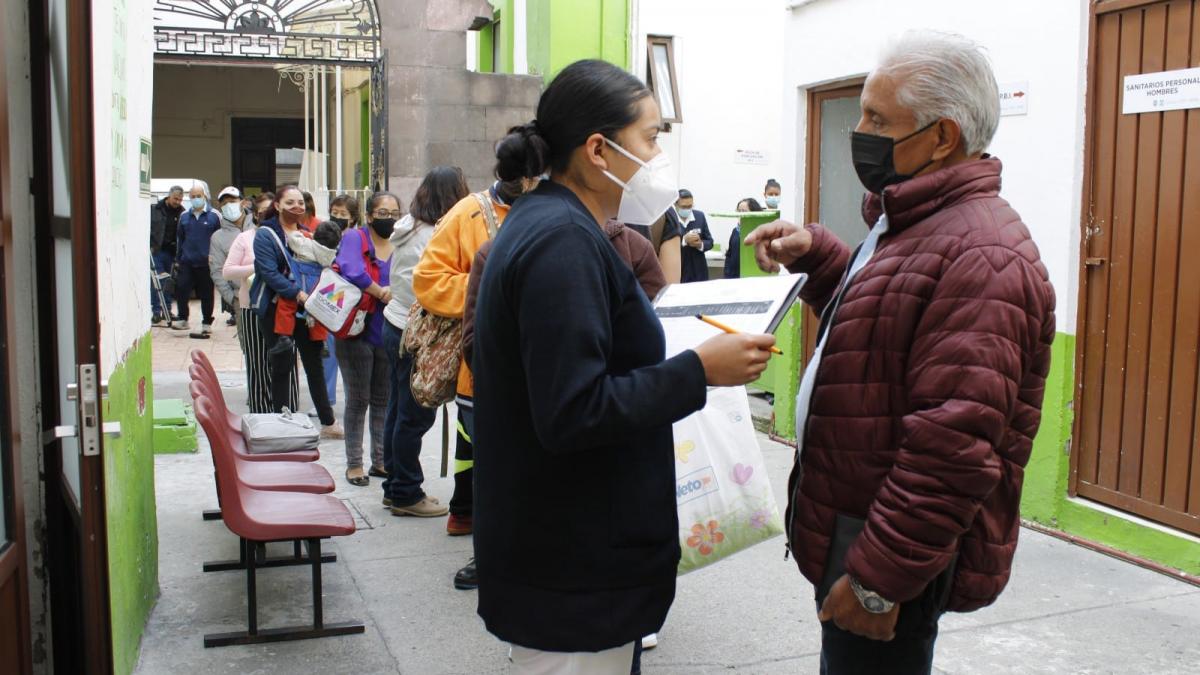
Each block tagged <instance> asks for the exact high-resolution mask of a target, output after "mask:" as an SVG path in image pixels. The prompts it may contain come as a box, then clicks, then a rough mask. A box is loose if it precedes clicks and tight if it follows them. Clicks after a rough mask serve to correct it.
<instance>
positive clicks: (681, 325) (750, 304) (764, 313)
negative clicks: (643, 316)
mask: <svg viewBox="0 0 1200 675" xmlns="http://www.w3.org/2000/svg"><path fill="white" fill-rule="evenodd" d="M806 279H807V276H806V275H803V274H785V275H778V276H767V277H748V278H745V279H717V280H715V281H701V282H695V283H690V284H672V285H671V286H668V287H667V288H666V289H664V290H663V291H662V293H660V294H659V297H658V299H657V300H656V301H655V303H654V309H655V311H656V312H657V314H658V319H659V321H661V322H662V326H663V332H665V333H666V336H667V357H668V358H670V357H672V356H674V355H676V354H678V353H680V352H682V351H685V350H688V349H692V348H694V347H696V346H698V345H699V344H700V343H702V342H704V341H705V340H707V339H709V338H711V337H713V336H715V335H719V334H720V333H721V332H722V331H721V329H719V328H716V327H715V326H711V325H709V324H707V323H705V322H703V321H700V320H699V319H697V318H696V315H697V314H703V315H705V316H707V317H710V318H713V319H716V320H717V321H720V322H721V323H723V324H725V325H727V326H729V327H730V328H735V329H737V330H738V331H741V332H743V333H760V334H761V333H767V332H770V330H771V328H772V323H773V322H775V319H776V317H782V316H783V314H784V313H785V312H786V311H787V310H788V309H789V307H790V305H791V303H792V302H793V301H795V298H796V294H797V293H798V292H799V289H800V286H801V285H803V283H804V281H805V280H806Z"/></svg>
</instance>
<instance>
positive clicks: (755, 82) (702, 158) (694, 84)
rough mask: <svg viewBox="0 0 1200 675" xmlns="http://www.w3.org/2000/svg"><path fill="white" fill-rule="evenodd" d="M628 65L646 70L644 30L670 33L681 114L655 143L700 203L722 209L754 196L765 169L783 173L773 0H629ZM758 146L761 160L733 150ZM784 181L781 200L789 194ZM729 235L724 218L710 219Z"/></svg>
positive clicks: (719, 237)
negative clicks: (741, 157) (752, 161)
mask: <svg viewBox="0 0 1200 675" xmlns="http://www.w3.org/2000/svg"><path fill="white" fill-rule="evenodd" d="M633 14H634V17H633V26H632V31H631V32H632V34H633V36H634V38H633V45H632V49H633V66H634V70H633V72H634V74H635V75H637V76H638V77H640V78H643V79H644V78H645V76H646V36H647V35H669V36H673V37H674V38H675V40H674V42H675V74H676V77H677V79H678V85H679V103H680V109H681V111H682V114H683V122H682V123H680V124H674V125H672V128H671V132H670V133H668V134H663V135H662V137H661V138H660V143H661V144H662V146H663V147H664V148H665V149H666V151H667V152H668V153H669V154H670V156H671V160H672V162H674V164H675V166H676V167H677V169H678V172H679V186H680V187H682V188H687V189H689V190H691V191H692V193H693V194H694V195H695V197H696V208H698V209H700V210H701V211H706V212H707V211H722V212H731V211H733V210H734V209H735V208H736V207H737V203H738V201H739V200H741V199H743V198H745V197H754V198H756V199H758V200H759V202H760V203H761V202H762V192H763V186H764V184H765V183H766V182H767V179H768V178H775V179H777V180H782V178H783V176H782V174H783V171H784V167H785V165H786V164H787V160H788V155H789V154H790V152H791V150H790V149H788V148H787V146H784V145H783V144H782V143H781V136H780V134H781V131H782V119H783V115H782V111H781V109H780V102H779V90H780V82H781V80H782V78H783V55H784V46H783V37H784V35H783V20H784V19H785V17H786V14H785V12H784V10H783V5H782V3H781V2H779V0H739V2H728V1H727V0H638V1H637V2H636V3H634V6H633ZM739 148H740V149H749V150H759V151H762V152H764V153H765V154H766V156H767V159H768V163H767V164H766V165H765V166H758V165H749V164H736V163H734V153H735V151H736V150H737V149H739ZM795 194H796V193H795V192H794V191H789V190H785V191H784V196H783V204H784V206H786V205H787V204H789V203H790V202H792V201H793V199H794V197H795ZM709 224H710V227H711V229H712V231H713V237H714V239H716V241H717V242H718V243H720V244H721V245H722V246H724V245H725V244H727V243H728V240H729V233H730V231H731V230H732V229H733V226H734V224H735V223H734V221H733V220H718V219H711V218H710V219H709Z"/></svg>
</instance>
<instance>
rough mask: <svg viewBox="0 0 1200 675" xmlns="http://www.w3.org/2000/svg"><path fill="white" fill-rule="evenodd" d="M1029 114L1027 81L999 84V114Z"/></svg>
mask: <svg viewBox="0 0 1200 675" xmlns="http://www.w3.org/2000/svg"><path fill="white" fill-rule="evenodd" d="M1027 114H1029V83H1028V82H1008V83H1005V84H1001V85H1000V115H1001V117H1004V116H1008V115H1027Z"/></svg>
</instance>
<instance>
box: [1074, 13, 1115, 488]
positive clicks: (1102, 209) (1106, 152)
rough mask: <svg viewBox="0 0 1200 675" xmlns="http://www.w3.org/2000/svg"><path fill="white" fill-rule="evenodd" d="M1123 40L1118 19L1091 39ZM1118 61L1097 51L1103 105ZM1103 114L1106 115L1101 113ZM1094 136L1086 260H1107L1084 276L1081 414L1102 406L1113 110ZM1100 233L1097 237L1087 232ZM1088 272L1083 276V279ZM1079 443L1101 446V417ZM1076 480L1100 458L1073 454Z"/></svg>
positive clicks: (1088, 475) (1083, 420)
mask: <svg viewBox="0 0 1200 675" xmlns="http://www.w3.org/2000/svg"><path fill="white" fill-rule="evenodd" d="M1120 38H1121V21H1120V19H1119V18H1111V19H1102V20H1101V21H1100V25H1099V26H1098V27H1097V29H1096V31H1095V39H1096V40H1097V41H1099V42H1100V43H1101V44H1116V43H1117V42H1118V41H1119V40H1120ZM1118 67H1119V59H1118V58H1117V52H1116V50H1113V49H1105V50H1099V52H1098V53H1097V55H1096V58H1095V63H1094V65H1093V69H1094V71H1095V76H1096V92H1097V93H1096V97H1097V100H1099V101H1104V102H1105V103H1106V105H1109V106H1115V105H1116V104H1115V101H1116V100H1117V99H1118V97H1119V96H1120V94H1119V91H1118V82H1119V80H1120V77H1119V76H1118ZM1105 112H1107V113H1108V114H1105ZM1094 127H1095V132H1094V133H1095V135H1094V136H1093V138H1094V144H1093V146H1092V167H1091V169H1092V174H1093V177H1094V185H1095V189H1094V191H1093V194H1092V204H1091V209H1090V214H1089V222H1086V223H1085V224H1084V227H1085V228H1087V229H1086V230H1085V232H1084V233H1083V240H1084V242H1085V244H1084V247H1085V248H1084V252H1083V255H1084V257H1093V258H1098V259H1103V260H1107V261H1109V262H1108V264H1103V265H1100V266H1098V267H1095V268H1094V269H1093V270H1092V271H1091V272H1090V274H1091V276H1090V277H1088V279H1089V280H1090V283H1087V284H1086V296H1085V298H1084V305H1085V307H1086V314H1085V315H1084V319H1083V321H1082V323H1083V333H1084V334H1083V340H1082V341H1081V343H1080V348H1081V350H1082V351H1083V352H1084V354H1085V357H1084V359H1083V364H1082V367H1081V368H1080V374H1081V376H1082V378H1081V381H1082V382H1085V383H1088V384H1089V386H1087V387H1083V388H1082V390H1081V391H1080V395H1081V405H1080V409H1081V410H1094V409H1097V408H1099V407H1100V405H1101V402H1102V400H1103V397H1102V394H1103V389H1102V388H1101V387H1100V386H1093V385H1094V384H1096V383H1103V382H1104V364H1105V361H1106V359H1105V354H1106V352H1105V349H1106V346H1107V339H1106V336H1107V328H1108V322H1107V321H1106V320H1105V317H1106V316H1107V312H1108V286H1109V283H1110V282H1109V271H1110V270H1111V268H1112V264H1111V260H1112V251H1111V249H1112V237H1111V236H1107V235H1108V234H1109V233H1110V231H1111V229H1112V222H1113V192H1112V188H1113V176H1114V175H1115V173H1116V137H1117V116H1116V115H1115V114H1112V111H1111V110H1107V109H1105V110H1101V111H1100V113H1099V114H1097V115H1096V119H1095V122H1094ZM1092 228H1094V231H1098V232H1099V233H1100V234H1098V235H1094V236H1092V235H1090V234H1089V232H1090V231H1093V230H1092ZM1086 274H1088V273H1087V272H1085V275H1086ZM1079 420H1080V424H1079V438H1078V441H1079V444H1080V447H1084V448H1097V447H1099V445H1100V431H1101V430H1100V415H1080V416H1079ZM1076 456H1077V457H1078V460H1077V464H1076V476H1077V478H1078V480H1083V481H1086V482H1088V483H1095V482H1097V480H1098V477H1099V472H1100V466H1099V454H1098V453H1095V452H1087V453H1082V454H1081V453H1076Z"/></svg>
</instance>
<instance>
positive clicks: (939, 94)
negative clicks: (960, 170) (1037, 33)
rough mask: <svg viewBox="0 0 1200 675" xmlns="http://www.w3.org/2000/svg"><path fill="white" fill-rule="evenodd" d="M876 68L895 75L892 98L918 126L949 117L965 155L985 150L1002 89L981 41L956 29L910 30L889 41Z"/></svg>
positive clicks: (995, 121)
mask: <svg viewBox="0 0 1200 675" xmlns="http://www.w3.org/2000/svg"><path fill="white" fill-rule="evenodd" d="M875 72H876V73H880V74H883V75H887V76H889V77H891V78H893V79H894V80H895V82H896V98H897V100H898V101H899V102H900V105H902V106H904V107H905V108H908V109H910V110H912V112H913V115H914V116H915V117H916V118H917V127H923V126H925V125H926V124H929V123H931V122H933V121H935V120H938V119H942V118H945V119H951V120H954V121H955V122H957V123H958V126H959V128H960V129H962V142H963V147H964V148H965V149H966V152H967V154H968V155H976V154H979V153H982V152H983V151H984V150H987V147H988V145H989V144H990V143H991V142H992V137H993V136H995V134H996V127H997V125H999V123H1000V89H999V87H997V86H996V76H995V75H994V74H993V73H992V65H991V63H990V62H989V60H988V57H987V54H986V53H985V52H984V50H983V47H981V46H980V45H979V44H977V43H975V42H973V41H971V40H969V39H967V38H965V37H963V36H961V35H956V34H954V33H942V32H938V31H932V30H912V31H908V32H906V33H904V34H903V35H901V36H900V37H899V38H897V39H895V40H894V41H892V42H891V43H890V44H888V46H887V47H886V48H885V49H884V52H883V55H882V57H881V58H880V60H879V66H878V67H877V68H876V69H875Z"/></svg>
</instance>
